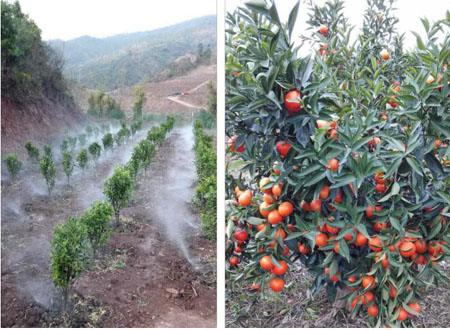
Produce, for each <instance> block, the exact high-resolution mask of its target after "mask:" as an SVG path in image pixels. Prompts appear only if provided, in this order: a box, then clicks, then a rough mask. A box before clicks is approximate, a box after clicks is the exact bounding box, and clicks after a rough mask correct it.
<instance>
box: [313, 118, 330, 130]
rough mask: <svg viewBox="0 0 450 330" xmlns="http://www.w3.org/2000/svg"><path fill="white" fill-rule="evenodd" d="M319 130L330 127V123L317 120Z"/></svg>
mask: <svg viewBox="0 0 450 330" xmlns="http://www.w3.org/2000/svg"><path fill="white" fill-rule="evenodd" d="M316 124H317V128H322V127H328V126H329V125H330V123H329V122H328V121H326V120H321V119H319V120H316Z"/></svg>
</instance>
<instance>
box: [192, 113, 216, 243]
mask: <svg viewBox="0 0 450 330" xmlns="http://www.w3.org/2000/svg"><path fill="white" fill-rule="evenodd" d="M194 135H195V144H194V151H195V165H196V168H197V176H198V178H199V185H198V187H197V189H196V195H195V198H194V200H193V204H194V206H196V207H197V208H198V210H199V211H200V218H201V219H202V229H203V231H204V232H205V234H206V236H207V237H208V239H211V240H215V239H216V228H217V206H216V204H217V192H216V191H217V182H216V153H215V152H214V149H213V146H212V143H211V138H210V137H209V136H207V135H205V134H204V132H203V128H202V125H201V122H200V121H199V120H196V121H195V122H194Z"/></svg>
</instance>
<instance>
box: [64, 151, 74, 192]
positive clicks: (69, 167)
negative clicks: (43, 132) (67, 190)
mask: <svg viewBox="0 0 450 330" xmlns="http://www.w3.org/2000/svg"><path fill="white" fill-rule="evenodd" d="M62 166H63V170H64V173H65V174H66V176H67V184H68V185H70V176H71V175H72V173H73V158H72V153H71V152H70V151H64V153H63V161H62Z"/></svg>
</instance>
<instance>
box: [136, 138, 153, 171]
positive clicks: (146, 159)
mask: <svg viewBox="0 0 450 330" xmlns="http://www.w3.org/2000/svg"><path fill="white" fill-rule="evenodd" d="M139 148H140V150H141V153H140V161H141V164H142V167H143V168H144V171H147V168H148V167H149V165H150V160H151V159H152V158H153V157H154V155H155V152H156V149H155V145H154V144H153V143H151V142H149V141H148V140H142V141H141V142H140V143H139Z"/></svg>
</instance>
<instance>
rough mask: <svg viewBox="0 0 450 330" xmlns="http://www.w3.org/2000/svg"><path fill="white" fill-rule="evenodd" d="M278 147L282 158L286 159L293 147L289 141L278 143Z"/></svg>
mask: <svg viewBox="0 0 450 330" xmlns="http://www.w3.org/2000/svg"><path fill="white" fill-rule="evenodd" d="M276 147H277V150H278V153H279V154H280V156H281V158H284V157H286V155H287V154H288V152H289V150H291V145H290V143H289V142H287V141H278V142H277V145H276Z"/></svg>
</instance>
